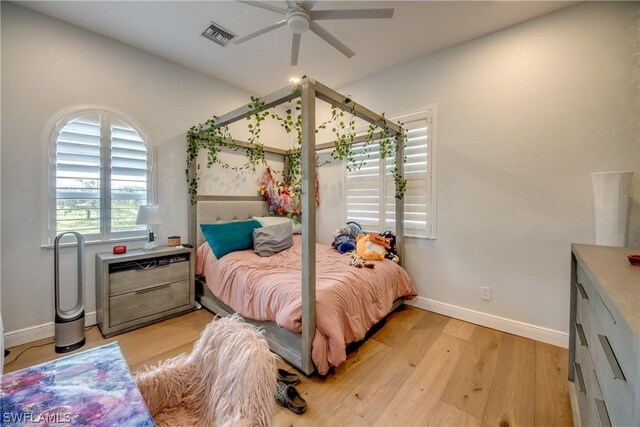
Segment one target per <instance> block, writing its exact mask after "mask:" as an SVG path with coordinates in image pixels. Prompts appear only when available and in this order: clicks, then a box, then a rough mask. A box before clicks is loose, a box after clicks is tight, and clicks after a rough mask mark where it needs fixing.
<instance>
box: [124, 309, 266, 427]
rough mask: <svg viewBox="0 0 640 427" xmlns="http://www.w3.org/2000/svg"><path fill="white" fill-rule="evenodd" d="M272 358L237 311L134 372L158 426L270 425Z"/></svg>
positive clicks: (261, 337) (260, 335)
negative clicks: (188, 348) (187, 346)
mask: <svg viewBox="0 0 640 427" xmlns="http://www.w3.org/2000/svg"><path fill="white" fill-rule="evenodd" d="M276 358H277V356H276V355H274V354H273V353H271V352H270V351H269V345H268V344H267V341H266V340H265V338H264V337H263V336H262V331H260V330H258V329H257V328H255V327H253V326H251V325H249V324H247V323H245V322H243V321H242V320H241V318H240V317H239V316H237V315H234V316H230V317H226V318H222V319H217V320H214V321H212V322H211V323H209V324H208V325H207V327H206V328H205V329H204V331H203V332H202V334H201V335H200V338H199V339H198V341H197V342H196V343H195V345H194V346H193V351H192V352H191V354H190V355H188V356H187V355H184V354H182V355H180V356H178V357H176V358H174V359H169V360H167V361H165V362H161V363H160V364H158V365H157V366H152V367H150V368H146V369H145V370H144V371H142V372H138V373H137V374H136V382H137V384H138V388H139V389H140V391H141V392H142V396H143V397H144V400H145V402H146V403H147V406H148V407H149V411H150V412H151V416H152V417H153V419H154V420H155V422H156V424H157V425H158V426H172V427H173V426H203V427H204V426H214V425H215V426H238V425H241V426H270V425H271V422H272V419H273V409H274V394H275V390H276Z"/></svg>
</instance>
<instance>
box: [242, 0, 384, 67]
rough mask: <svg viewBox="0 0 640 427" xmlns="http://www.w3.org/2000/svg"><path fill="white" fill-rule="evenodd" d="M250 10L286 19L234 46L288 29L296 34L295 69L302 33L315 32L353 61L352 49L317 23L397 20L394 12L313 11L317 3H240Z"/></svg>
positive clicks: (290, 0)
mask: <svg viewBox="0 0 640 427" xmlns="http://www.w3.org/2000/svg"><path fill="white" fill-rule="evenodd" d="M238 1H239V2H240V3H245V4H248V5H250V6H255V7H259V8H262V9H266V10H269V11H271V12H275V13H278V14H280V15H284V16H285V19H283V20H281V21H278V22H276V23H275V24H272V25H269V26H268V27H265V28H263V29H261V30H258V31H256V32H253V33H251V34H248V35H246V36H244V37H239V38H237V39H235V40H234V41H233V43H234V44H240V43H244V42H246V41H247V40H251V39H252V38H255V37H258V36H260V35H262V34H265V33H268V32H269V31H272V30H275V29H277V28H280V27H282V26H285V25H286V26H287V27H288V28H289V30H291V32H292V33H293V38H292V41H291V65H292V66H293V65H298V54H299V53H300V38H301V36H302V33H304V32H306V31H307V30H311V31H312V32H314V33H315V34H316V35H317V36H318V37H320V38H321V39H322V40H324V41H326V42H327V43H329V44H330V45H331V46H333V47H334V48H336V49H338V50H339V51H340V52H341V53H342V54H343V55H345V56H346V57H348V58H351V57H352V56H353V55H355V52H354V51H352V50H351V49H349V48H348V47H347V46H346V45H345V44H344V43H342V42H341V41H340V40H338V39H337V38H336V37H334V36H333V35H332V34H331V33H330V32H328V31H327V30H325V29H324V28H322V27H321V26H320V25H319V24H317V23H316V22H315V21H320V20H323V19H382V18H393V9H335V10H314V11H312V10H311V9H313V7H314V6H315V5H316V4H317V3H318V1H317V0H316V1H313V0H303V1H301V2H300V1H296V0H287V8H286V9H282V8H280V7H276V6H272V5H271V4H268V3H264V2H261V1H245V0H238Z"/></svg>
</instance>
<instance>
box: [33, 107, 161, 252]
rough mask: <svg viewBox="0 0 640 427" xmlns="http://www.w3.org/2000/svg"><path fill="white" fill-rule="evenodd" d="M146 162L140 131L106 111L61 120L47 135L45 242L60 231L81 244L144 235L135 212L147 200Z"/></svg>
mask: <svg viewBox="0 0 640 427" xmlns="http://www.w3.org/2000/svg"><path fill="white" fill-rule="evenodd" d="M150 159H151V156H150V155H149V149H148V144H147V141H146V138H145V137H144V135H143V134H142V132H140V131H139V130H137V129H136V128H135V127H134V126H133V125H132V124H130V123H128V122H127V120H124V119H122V118H119V117H116V116H114V114H113V113H111V112H108V111H98V110H94V111H83V112H81V113H76V114H73V115H71V116H68V117H66V118H64V119H63V120H61V121H60V122H59V123H58V125H57V126H56V128H55V130H54V132H53V133H52V136H51V149H50V162H49V165H50V171H49V177H50V179H49V181H50V183H49V188H50V193H51V194H50V209H49V221H48V228H49V230H48V233H47V235H48V236H47V239H48V241H47V242H45V244H51V243H53V240H54V239H55V237H56V236H57V235H58V234H60V233H64V232H66V231H76V232H79V233H81V234H82V235H84V237H85V240H86V241H109V240H117V239H122V238H134V237H145V236H146V235H147V233H146V226H145V225H136V214H137V212H138V206H140V205H141V204H147V203H150V202H151V200H150V199H151V194H152V193H151V165H150ZM71 240H73V239H71Z"/></svg>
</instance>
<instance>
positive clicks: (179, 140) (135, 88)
mask: <svg viewBox="0 0 640 427" xmlns="http://www.w3.org/2000/svg"><path fill="white" fill-rule="evenodd" d="M1 37H2V107H3V110H2V113H3V114H2V142H3V144H2V169H1V170H2V181H1V182H2V214H1V218H2V265H3V268H2V278H1V280H2V281H1V283H2V296H3V299H2V308H1V310H2V317H3V320H4V324H5V333H6V334H7V336H9V335H12V334H13V335H14V336H16V335H15V332H16V331H17V330H21V329H23V328H31V327H34V326H38V325H41V324H45V323H48V322H51V321H53V251H52V250H50V249H42V248H41V247H40V246H41V241H40V221H41V214H44V212H41V211H42V209H43V208H44V207H42V206H41V205H40V193H41V175H42V174H43V173H44V171H42V170H41V166H40V165H41V155H42V154H41V144H42V139H43V138H42V137H43V133H44V132H45V129H44V127H45V124H46V123H47V121H49V120H50V119H51V118H52V117H53V116H54V115H55V114H56V113H58V112H59V111H61V110H63V109H66V108H69V107H72V106H76V105H84V104H94V105H95V104H97V105H104V106H106V107H110V108H114V109H116V110H120V111H122V112H124V113H126V114H128V115H130V116H132V117H133V118H134V119H135V120H137V122H139V123H140V124H141V125H142V127H143V128H144V130H146V131H147V132H148V134H149V136H150V139H151V141H152V143H153V145H154V146H155V148H156V152H157V159H158V165H157V166H158V167H157V170H158V188H159V191H158V203H159V204H160V206H161V210H162V220H163V223H162V224H161V225H160V226H159V230H158V231H159V232H158V235H159V238H160V241H164V238H166V236H169V235H174V234H175V235H182V236H186V235H187V200H188V197H187V186H186V182H185V177H184V169H185V163H184V159H185V148H186V140H185V137H186V130H187V129H189V128H190V127H191V126H192V125H194V124H196V123H198V122H203V121H205V120H206V119H207V118H209V117H210V116H211V115H213V114H217V115H220V114H224V113H225V112H227V111H229V110H231V109H233V108H236V107H239V106H241V105H243V104H245V103H248V102H249V96H250V94H249V93H247V92H246V91H244V90H241V89H239V88H235V87H231V86H229V85H226V84H224V83H221V82H219V81H217V80H214V79H212V78H210V77H207V76H204V75H202V74H200V73H197V72H194V71H192V70H189V69H187V68H185V67H183V66H180V65H177V64H174V63H172V62H169V61H166V60H164V59H161V58H159V57H157V56H154V55H151V54H148V53H145V52H143V51H140V50H137V49H134V48H131V47H129V46H126V45H123V44H121V43H118V42H115V41H113V40H111V39H108V38H105V37H102V36H98V35H96V34H94V33H91V32H88V31H85V30H82V29H79V28H77V27H74V26H71V25H68V24H66V23H63V22H61V21H58V20H55V19H52V18H49V17H46V16H44V15H40V14H38V13H35V12H32V11H29V10H27V9H24V8H21V7H19V6H16V5H13V4H11V3H7V2H2V36H1ZM231 161H232V162H233V161H237V159H235V160H234V159H231ZM250 175H251V174H245V175H243V177H242V178H241V179H236V177H235V176H233V177H232V176H227V175H222V177H221V178H220V177H219V178H218V180H217V181H216V183H215V186H214V188H213V190H212V193H213V192H217V193H218V194H230V193H233V194H246V195H256V194H257V193H256V186H257V177H256V176H255V174H253V175H252V176H250ZM203 185H204V184H203ZM141 243H142V242H135V243H129V244H128V245H127V246H129V247H135V246H138V247H139V246H140V245H141ZM111 247H112V245H111V244H107V245H99V246H87V248H86V249H87V251H86V264H85V271H86V285H87V290H86V311H87V312H92V311H94V310H95V285H94V271H95V270H94V258H95V253H96V252H105V251H110V250H111ZM61 252H62V257H63V258H64V260H63V269H66V270H69V271H71V272H73V270H72V269H71V268H69V267H70V266H72V265H73V264H74V263H75V252H74V251H73V250H72V249H63V250H62V251H61ZM71 277H72V278H73V279H72V281H71V282H70V283H65V282H64V281H63V285H66V287H67V288H70V289H72V288H73V287H74V286H75V277H73V276H71ZM39 330H40V331H41V332H42V333H45V332H47V331H50V330H51V329H50V328H49V329H47V327H44V328H40V329H39ZM17 336H18V338H19V337H20V336H21V335H20V334H18V335H17ZM31 338H33V335H32V336H31ZM15 342H16V341H15V340H14V341H13V343H14V344H15Z"/></svg>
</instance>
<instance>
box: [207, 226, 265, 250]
mask: <svg viewBox="0 0 640 427" xmlns="http://www.w3.org/2000/svg"><path fill="white" fill-rule="evenodd" d="M260 227H262V225H261V224H260V223H259V222H258V221H256V220H253V219H252V220H249V221H235V222H227V223H224V224H200V229H202V234H204V238H205V239H207V242H209V246H211V250H212V251H213V254H214V255H215V256H216V258H218V259H220V258H222V257H223V256H225V255H226V254H228V253H230V252H235V251H243V250H245V249H253V230H255V229H256V228H260Z"/></svg>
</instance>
